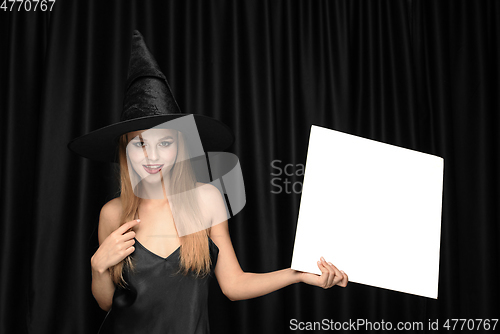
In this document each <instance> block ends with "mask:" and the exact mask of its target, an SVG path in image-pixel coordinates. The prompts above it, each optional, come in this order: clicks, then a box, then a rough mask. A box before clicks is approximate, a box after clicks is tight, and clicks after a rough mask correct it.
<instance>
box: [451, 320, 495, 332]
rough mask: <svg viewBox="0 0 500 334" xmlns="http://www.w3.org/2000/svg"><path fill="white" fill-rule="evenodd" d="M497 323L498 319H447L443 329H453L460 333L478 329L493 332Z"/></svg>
mask: <svg viewBox="0 0 500 334" xmlns="http://www.w3.org/2000/svg"><path fill="white" fill-rule="evenodd" d="M497 323H498V319H447V320H446V321H445V323H444V324H443V328H446V329H447V330H453V331H454V330H455V329H456V330H461V331H463V330H478V329H482V330H486V331H489V330H491V331H494V330H495V328H496V326H497ZM457 325H458V326H457ZM476 325H477V326H476Z"/></svg>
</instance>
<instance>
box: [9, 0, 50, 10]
mask: <svg viewBox="0 0 500 334" xmlns="http://www.w3.org/2000/svg"><path fill="white" fill-rule="evenodd" d="M0 1H1V0H0ZM55 3H56V0H3V1H2V4H1V5H0V10H3V11H4V12H7V11H9V12H13V11H17V12H21V11H25V12H36V11H41V12H46V11H50V12H51V11H52V7H53V6H54V4H55Z"/></svg>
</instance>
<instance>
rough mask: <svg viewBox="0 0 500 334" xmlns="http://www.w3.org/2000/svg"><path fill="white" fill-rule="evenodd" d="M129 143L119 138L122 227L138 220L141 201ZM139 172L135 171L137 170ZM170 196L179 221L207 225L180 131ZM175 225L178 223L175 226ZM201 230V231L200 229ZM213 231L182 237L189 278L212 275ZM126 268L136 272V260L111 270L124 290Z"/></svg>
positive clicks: (183, 266)
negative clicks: (210, 241)
mask: <svg viewBox="0 0 500 334" xmlns="http://www.w3.org/2000/svg"><path fill="white" fill-rule="evenodd" d="M127 144H128V138H127V134H124V135H122V136H120V139H119V152H118V154H119V165H120V171H119V175H120V184H121V187H120V188H121V193H120V199H121V203H122V214H121V218H120V226H121V225H123V224H125V223H126V222H128V221H131V220H133V219H134V215H135V212H136V211H137V209H138V207H139V205H140V203H141V199H140V198H139V197H137V196H136V195H135V194H134V191H133V189H132V183H131V180H130V176H129V170H128V164H127V159H128V157H127V154H126V147H127ZM134 173H135V171H134ZM170 175H171V178H170V182H169V184H170V194H176V196H172V200H171V201H172V202H174V203H172V205H173V206H174V208H175V212H176V214H175V217H176V219H178V220H179V219H181V220H183V221H184V220H185V221H186V222H187V223H188V224H190V225H189V226H203V224H202V221H201V217H203V215H202V214H201V209H200V207H199V203H198V200H197V198H196V195H195V192H194V191H188V190H191V189H193V184H195V183H196V176H195V173H194V171H193V168H192V166H191V163H190V161H189V152H188V148H187V145H186V141H185V138H184V136H183V134H182V133H181V132H180V131H179V132H178V137H177V159H176V162H175V163H174V165H173V167H172V170H171V174H170ZM174 226H175V224H174ZM200 229H201V228H200ZM209 232H210V230H209V229H201V230H200V231H199V232H196V233H191V234H188V235H185V236H182V237H180V244H181V246H180V269H179V271H178V272H182V273H183V274H184V275H187V274H188V273H189V272H190V271H191V272H193V273H194V274H196V276H198V277H203V276H205V275H207V274H208V273H209V272H210V266H211V259H210V251H209V247H208V238H207V236H208V234H209ZM124 266H127V267H129V268H130V269H131V270H133V269H134V264H133V262H132V259H131V257H130V255H129V256H127V257H126V258H125V259H123V261H121V262H120V263H118V264H116V265H115V266H113V267H111V268H110V272H111V276H112V279H113V282H114V283H115V284H117V285H120V286H122V287H124V286H125V285H126V282H125V280H124V278H123V269H124Z"/></svg>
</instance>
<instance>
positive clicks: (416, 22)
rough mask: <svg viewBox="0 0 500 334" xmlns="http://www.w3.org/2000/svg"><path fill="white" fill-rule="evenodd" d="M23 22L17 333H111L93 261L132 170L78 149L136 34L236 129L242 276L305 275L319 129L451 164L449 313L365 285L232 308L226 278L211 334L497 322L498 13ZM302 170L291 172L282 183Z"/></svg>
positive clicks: (151, 5) (11, 321)
mask: <svg viewBox="0 0 500 334" xmlns="http://www.w3.org/2000/svg"><path fill="white" fill-rule="evenodd" d="M18 6H19V5H18V4H16V5H15V6H14V9H13V11H12V12H11V11H10V10H9V9H7V10H6V11H5V10H4V9H1V10H0V62H1V66H0V110H1V113H0V117H1V120H0V126H1V131H0V136H1V143H2V149H0V157H1V163H0V205H1V207H0V209H1V210H0V214H1V216H0V217H1V218H0V222H1V223H0V226H1V231H0V259H1V260H0V261H1V263H0V268H1V269H0V270H1V274H0V332H1V333H96V332H97V330H98V328H99V325H100V323H101V322H102V320H103V318H104V316H105V312H104V311H102V310H101V309H100V308H99V307H98V305H97V303H96V302H95V300H94V298H93V296H92V293H91V289H90V283H91V273H90V258H91V256H92V254H93V253H94V252H95V250H96V249H97V245H98V244H97V223H98V217H99V211H100V209H101V207H102V206H103V205H104V204H105V203H106V202H107V201H109V200H111V199H112V198H114V197H116V196H117V195H118V193H117V191H118V183H117V180H116V177H115V168H114V166H113V165H111V164H105V163H98V162H93V161H89V160H86V159H83V158H80V157H78V156H76V155H74V154H72V153H71V152H70V151H68V150H67V148H66V144H67V142H68V141H69V140H71V139H72V138H74V137H77V136H79V135H81V134H84V133H87V132H89V131H91V130H94V129H96V128H99V127H102V126H105V125H108V124H111V123H113V122H116V121H118V119H119V117H120V113H121V105H122V99H123V88H124V87H123V85H124V82H125V78H126V72H127V67H128V57H129V48H130V39H131V34H132V30H133V29H138V30H139V31H141V32H142V34H143V35H144V37H145V40H146V43H147V45H148V46H149V48H150V49H151V50H152V53H153V54H154V55H155V57H156V59H157V60H158V62H159V64H160V67H161V68H162V70H163V72H164V73H165V74H166V76H167V78H168V80H169V82H170V84H171V87H172V89H173V92H174V95H175V96H176V98H177V100H178V102H179V104H180V107H181V109H182V110H183V111H184V112H189V113H198V114H203V115H208V116H213V117H216V118H218V119H220V120H221V121H222V122H224V123H226V124H227V125H229V126H230V127H231V128H232V129H233V131H234V132H235V135H236V141H235V143H234V145H233V146H232V147H231V148H230V149H229V150H228V151H230V152H232V153H234V154H236V155H237V156H238V157H239V159H240V163H241V168H242V171H243V176H244V180H245V186H246V196H247V202H246V206H245V208H244V209H243V211H241V212H240V213H239V214H238V215H236V216H235V217H234V218H232V219H231V220H230V222H229V226H230V231H231V237H232V241H233V244H234V247H235V251H236V254H237V256H238V259H239V262H240V264H241V266H242V268H243V270H244V271H248V272H257V273H259V272H268V271H274V270H279V269H283V268H287V267H289V266H290V263H291V258H292V250H293V243H294V237H295V228H296V222H297V215H298V209H299V204H300V190H301V188H300V185H301V184H300V182H301V181H302V179H303V176H302V175H298V174H300V172H299V169H300V166H297V165H298V164H305V158H306V153H307V144H308V138H309V131H310V127H311V125H312V124H316V125H320V126H324V127H328V128H331V129H336V130H340V131H343V132H347V133H350V134H354V135H358V136H362V137H365V138H370V139H375V140H378V141H382V142H386V143H390V144H394V145H398V146H402V147H406V148H409V149H413V150H418V151H422V152H426V153H430V154H435V155H439V156H441V157H443V158H444V159H445V182H444V183H445V184H444V202H443V220H442V230H441V257H440V259H441V262H440V277H439V298H438V299H437V300H433V299H429V298H424V297H419V296H414V295H410V294H405V293H400V292H395V291H390V290H385V289H379V288H374V287H370V286H366V285H361V284H357V283H350V284H349V285H348V287H347V288H340V287H334V288H332V289H329V290H323V289H321V288H317V287H313V286H308V285H305V284H295V285H292V286H288V287H286V288H284V289H281V290H279V291H277V292H273V293H271V294H269V295H266V296H263V297H259V298H256V299H253V300H246V301H238V302H231V301H229V300H228V299H227V298H226V297H225V296H224V295H223V294H222V292H221V291H220V288H219V286H218V285H217V282H216V281H214V282H213V285H212V286H211V290H210V323H211V328H212V332H213V333H288V332H291V329H290V320H291V319H297V320H298V321H322V319H332V320H334V321H349V320H351V321H357V319H366V320H368V321H372V322H381V321H385V322H387V321H391V322H392V323H393V324H394V325H395V323H396V322H397V321H409V322H419V321H420V322H423V324H424V328H425V329H424V330H418V331H417V330H414V331H412V330H408V331H407V332H410V333H411V332H415V333H423V332H431V331H430V330H429V329H428V323H429V320H430V321H435V320H436V319H438V320H439V326H440V328H441V330H442V331H444V330H443V327H442V325H443V324H444V322H445V321H446V319H451V318H463V319H488V318H495V317H496V318H498V314H500V312H499V310H500V308H499V300H500V293H499V286H498V283H499V282H500V277H499V263H500V259H499V254H500V248H499V244H498V241H499V236H500V232H499V212H498V203H499V200H500V198H499V187H500V183H499V177H498V171H499V168H500V165H499V158H498V154H499V150H500V147H499V144H500V140H499V136H498V129H499V128H500V118H499V110H500V109H499V107H500V91H499V78H500V68H499V63H500V62H499V56H500V53H499V46H500V40H499V37H500V2H499V1H469V2H462V1H411V0H408V1H352V0H345V1H333V0H330V1H315V0H309V1H258V0H248V1H229V0H228V1H203V0H200V1H194V0H192V1H184V0H183V1H180V0H179V1H155V2H153V1H65V0H56V3H55V5H54V6H53V10H52V11H51V12H41V11H37V12H26V11H25V10H24V9H21V10H20V11H18V9H17V7H18ZM8 7H10V4H7V8H8ZM287 164H292V166H289V167H288V169H287V172H288V173H289V174H291V175H285V174H282V175H280V176H276V175H272V174H273V173H274V174H276V173H277V172H278V170H277V169H276V168H273V166H279V167H281V168H282V169H283V168H284V167H285V165H287ZM287 182H288V192H289V193H287V192H286V191H285V190H286V189H285V188H284V187H285V186H286V185H287ZM292 185H294V187H293V188H292ZM278 186H279V187H281V192H280V188H279V187H278ZM360 209H362V208H360ZM341 237H342V236H332V242H335V239H336V238H341ZM422 247H425V245H422ZM367 251H369V250H367ZM331 261H332V262H333V263H335V259H331ZM415 275H418V276H424V275H426V273H425V272H424V271H422V270H421V269H420V268H418V267H416V268H415ZM451 325H452V323H451ZM476 326H477V322H476ZM498 328H500V324H499V325H497V329H498ZM474 331H475V332H481V331H480V330H476V329H475V330H474ZM490 331H491V330H490ZM379 332H383V331H379ZM433 332H435V331H433Z"/></svg>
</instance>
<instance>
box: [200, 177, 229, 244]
mask: <svg viewBox="0 0 500 334" xmlns="http://www.w3.org/2000/svg"><path fill="white" fill-rule="evenodd" d="M196 186H197V187H198V189H199V191H200V197H201V199H202V202H203V209H204V210H206V212H208V214H209V216H210V219H211V226H212V227H211V229H210V238H212V236H213V232H214V231H218V230H219V229H221V228H223V229H224V226H225V228H226V229H227V220H228V217H227V210H226V205H225V203H224V199H223V197H222V194H221V192H220V191H219V189H218V188H217V187H216V186H214V185H212V184H209V183H201V182H197V184H196ZM221 223H225V224H221ZM218 225H221V226H218ZM219 232H220V231H219ZM224 234H225V233H224ZM212 239H213V238H212ZM214 241H215V240H214ZM216 243H217V242H216Z"/></svg>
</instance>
